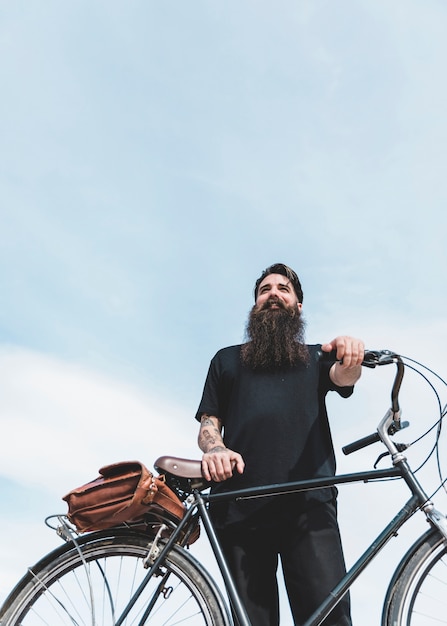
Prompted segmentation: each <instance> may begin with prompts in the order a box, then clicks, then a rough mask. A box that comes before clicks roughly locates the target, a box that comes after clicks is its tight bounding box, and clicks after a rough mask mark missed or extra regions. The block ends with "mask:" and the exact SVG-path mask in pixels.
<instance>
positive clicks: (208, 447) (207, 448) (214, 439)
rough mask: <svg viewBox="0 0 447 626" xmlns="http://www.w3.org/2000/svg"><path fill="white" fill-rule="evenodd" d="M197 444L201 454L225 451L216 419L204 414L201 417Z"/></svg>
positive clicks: (218, 422)
mask: <svg viewBox="0 0 447 626" xmlns="http://www.w3.org/2000/svg"><path fill="white" fill-rule="evenodd" d="M198 443H199V447H200V449H201V450H202V452H211V451H213V452H218V451H219V452H220V451H222V450H225V446H224V445H223V439H222V435H221V432H220V420H219V419H218V418H217V417H213V416H210V415H207V414H206V413H205V414H204V415H202V418H201V424H200V431H199V441H198Z"/></svg>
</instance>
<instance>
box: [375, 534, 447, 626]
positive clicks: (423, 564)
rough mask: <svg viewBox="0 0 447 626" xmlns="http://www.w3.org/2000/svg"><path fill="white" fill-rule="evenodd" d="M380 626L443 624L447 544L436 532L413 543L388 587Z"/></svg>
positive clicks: (446, 613) (446, 601)
mask: <svg viewBox="0 0 447 626" xmlns="http://www.w3.org/2000/svg"><path fill="white" fill-rule="evenodd" d="M388 596H389V597H388V600H387V601H386V602H385V609H384V615H383V621H382V624H383V625H384V626H431V624H433V626H435V625H437V626H439V625H440V624H447V545H446V541H445V539H444V538H443V537H442V536H441V534H440V533H439V532H438V531H429V532H428V533H426V534H425V535H424V536H423V537H422V539H421V540H420V541H419V542H418V543H416V545H415V546H414V548H413V549H412V550H410V552H409V553H408V554H407V556H406V557H405V558H404V560H403V562H402V564H401V566H400V567H399V568H398V570H397V572H396V575H395V577H394V581H393V583H392V585H391V587H390V591H389V594H388Z"/></svg>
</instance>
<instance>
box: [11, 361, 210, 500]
mask: <svg viewBox="0 0 447 626" xmlns="http://www.w3.org/2000/svg"><path fill="white" fill-rule="evenodd" d="M0 397H1V398H2V401H1V404H0V412H1V413H0V419H1V423H2V428H3V431H4V432H7V433H8V445H7V446H5V448H4V450H3V452H2V455H1V459H0V472H1V474H2V475H3V476H6V477H8V478H11V479H14V480H16V481H20V482H22V483H23V484H34V485H36V486H40V487H41V488H42V487H44V486H45V488H46V489H48V490H49V491H50V492H53V493H56V492H57V493H59V494H61V493H62V492H63V491H64V490H68V489H69V488H71V487H74V486H76V484H77V483H78V482H79V481H81V482H82V481H83V479H84V478H85V480H89V479H90V478H92V479H93V478H94V477H95V476H96V472H97V469H99V467H100V466H101V465H103V464H106V463H111V462H115V461H120V460H126V459H138V460H141V461H142V462H144V463H145V464H146V465H148V467H152V463H153V462H154V460H155V459H156V458H157V457H158V456H160V455H161V454H176V455H179V456H187V455H189V456H191V455H195V456H197V455H198V449H197V446H196V439H195V437H196V434H195V432H194V423H193V419H192V416H190V415H182V412H181V411H180V410H179V408H178V407H177V406H175V405H173V404H170V403H169V401H165V400H162V399H160V398H156V397H153V396H152V397H151V396H148V395H146V394H145V393H143V392H142V391H141V390H139V389H138V388H136V387H133V386H131V385H128V384H127V385H126V384H124V383H121V382H119V381H117V380H114V379H111V378H107V377H106V376H103V375H100V374H99V373H98V372H95V371H89V370H88V369H86V368H83V367H80V366H76V365H72V364H69V363H66V362H64V361H63V360H62V359H58V358H55V357H51V356H46V355H42V354H39V353H36V352H32V351H29V350H23V349H2V350H1V351H0Z"/></svg>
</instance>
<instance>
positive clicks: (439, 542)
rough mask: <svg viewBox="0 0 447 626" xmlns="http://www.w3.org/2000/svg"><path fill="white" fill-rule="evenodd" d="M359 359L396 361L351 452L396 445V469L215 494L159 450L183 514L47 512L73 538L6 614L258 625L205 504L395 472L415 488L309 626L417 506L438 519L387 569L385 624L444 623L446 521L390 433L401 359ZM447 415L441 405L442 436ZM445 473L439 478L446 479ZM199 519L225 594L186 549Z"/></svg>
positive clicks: (80, 620)
mask: <svg viewBox="0 0 447 626" xmlns="http://www.w3.org/2000/svg"><path fill="white" fill-rule="evenodd" d="M409 361H411V359H409ZM363 364H364V365H365V366H367V367H371V368H374V367H376V366H379V365H387V364H395V365H396V373H395V377H394V381H393V385H392V392H391V408H390V409H388V411H387V412H386V414H385V416H384V417H383V419H382V420H381V422H380V423H379V425H378V427H377V430H376V432H375V433H373V434H372V435H368V436H367V437H363V438H362V439H359V440H357V441H355V442H353V443H352V444H349V445H347V446H345V447H344V448H343V451H344V453H345V454H350V453H352V452H354V451H356V450H360V449H361V448H364V447H366V446H369V445H370V444H372V443H374V442H381V443H382V444H383V445H384V446H385V448H386V452H385V453H384V455H390V458H391V460H392V466H391V467H389V468H387V469H376V468H375V469H373V470H368V471H364V472H355V473H349V474H342V475H336V476H331V477H328V478H318V479H311V480H303V481H297V482H293V483H285V484H277V485H267V486H262V487H255V488H251V489H243V490H239V491H232V492H228V493H219V494H217V493H210V492H209V487H210V484H209V483H207V482H206V481H205V480H204V479H203V478H202V474H201V464H200V461H194V460H188V459H179V458H175V457H168V456H163V457H160V458H159V459H157V461H156V462H155V467H156V469H157V470H158V471H159V472H161V473H163V474H164V475H165V476H166V481H167V483H168V484H169V486H170V487H171V488H172V489H173V490H174V491H175V492H176V493H177V494H178V495H179V497H180V498H181V500H182V501H184V502H185V506H186V513H185V516H184V518H183V519H182V520H181V521H180V522H179V521H178V519H173V518H172V517H171V516H170V515H169V513H167V512H166V511H163V510H151V511H149V512H148V514H147V516H146V518H145V520H144V524H143V523H136V524H124V525H122V526H120V527H114V528H111V529H109V530H106V531H99V532H93V533H87V534H84V535H79V534H78V533H76V531H75V529H74V528H73V527H72V526H71V525H70V524H69V522H68V520H67V519H66V517H65V516H64V515H56V516H50V517H49V518H47V519H46V520H45V521H46V523H47V525H48V526H50V527H51V528H53V529H54V530H56V532H57V533H58V534H59V535H60V536H61V537H62V538H63V539H64V540H65V544H63V545H61V546H60V547H59V548H57V549H55V550H54V551H52V552H51V553H49V554H48V555H47V556H45V557H44V558H43V559H41V560H40V561H39V562H38V563H37V564H36V565H35V566H34V567H32V568H30V569H29V571H28V572H27V573H26V574H25V575H24V577H23V578H22V579H21V580H20V581H19V582H18V584H17V585H16V587H15V588H14V589H13V590H12V592H11V593H10V595H9V596H8V598H7V599H6V601H5V602H4V604H3V606H2V608H1V609H0V624H1V625H2V626H17V625H18V624H20V625H23V626H34V625H35V624H41V623H44V624H45V623H47V624H50V623H51V625H52V626H55V625H56V624H60V625H61V626H63V625H64V624H65V623H67V624H71V626H73V625H76V626H77V625H81V624H90V625H91V626H96V625H98V626H99V625H100V624H108V625H110V624H113V625H114V626H122V625H123V624H135V623H137V624H139V625H140V626H142V625H143V624H148V625H153V626H161V625H165V626H173V625H174V624H179V623H182V624H193V625H194V626H198V625H199V624H203V625H204V626H231V625H232V624H233V623H234V622H233V614H234V616H235V620H237V623H238V624H239V626H256V625H250V622H249V619H248V617H247V615H246V613H245V610H244V607H243V606H242V603H241V601H240V599H239V597H238V594H237V590H236V588H235V585H234V582H233V579H232V577H231V574H230V572H229V569H228V567H227V565H226V562H225V559H224V556H223V553H222V549H221V547H220V544H219V541H218V539H217V536H216V532H215V529H214V527H213V523H212V520H211V518H210V515H209V512H208V506H209V504H210V503H212V502H217V501H223V500H230V499H233V498H236V499H244V498H252V497H264V496H272V495H278V496H280V495H281V494H285V493H290V492H295V491H303V490H308V489H314V488H320V487H328V486H335V485H340V484H348V483H355V482H370V481H381V480H388V479H400V480H404V482H405V483H406V485H407V487H408V488H409V490H410V492H411V497H410V499H409V500H408V501H407V502H406V503H405V504H404V506H403V507H402V508H401V509H400V510H399V511H398V512H397V514H396V515H395V516H394V517H393V519H392V520H391V521H390V522H389V524H388V525H387V526H386V527H385V528H384V530H383V531H382V532H381V533H380V534H379V535H378V537H377V538H376V540H375V541H373V542H372V544H371V545H370V546H369V547H368V548H367V549H366V550H365V552H364V553H363V554H362V555H361V556H360V557H359V559H358V560H357V561H356V562H355V563H354V565H353V566H352V567H351V568H350V569H349V571H348V572H347V573H346V575H345V576H344V577H343V579H342V580H340V582H339V584H338V585H337V586H336V587H335V588H334V589H333V590H332V593H331V594H330V595H329V597H328V598H327V599H326V600H325V601H324V602H323V603H322V604H321V606H320V607H318V609H317V610H316V611H315V612H314V614H313V615H312V616H310V617H309V618H308V620H307V621H306V623H305V626H318V625H319V624H321V623H322V621H323V620H324V619H325V617H326V616H327V615H328V614H329V613H330V611H331V610H332V609H333V608H334V606H335V605H336V604H337V603H338V602H339V601H340V599H341V598H342V597H343V595H344V594H345V593H346V592H347V591H348V590H349V588H350V587H351V585H352V584H353V582H354V581H355V580H356V579H357V578H358V577H359V576H360V574H361V573H362V572H363V571H364V570H365V569H366V568H367V567H368V565H369V564H370V563H371V562H372V561H373V560H374V558H375V557H376V556H377V555H378V554H379V553H380V552H381V550H382V549H383V548H384V546H385V545H386V544H387V542H388V540H389V539H391V538H392V537H393V536H394V535H395V534H397V531H398V530H399V529H400V528H401V527H402V526H403V525H404V524H405V523H406V522H407V521H408V520H409V519H410V518H411V517H412V516H413V514H414V513H416V512H417V511H422V512H423V513H424V514H425V516H426V519H427V520H428V521H429V523H430V529H429V530H428V531H427V532H425V533H423V534H422V535H421V536H420V537H419V538H418V539H417V540H416V541H415V542H414V543H413V545H412V546H411V547H410V548H409V549H408V551H407V553H406V554H405V556H404V557H403V558H402V560H401V561H400V563H399V565H398V566H397V568H396V570H395V572H394V574H393V576H392V578H391V581H390V584H389V587H388V591H387V593H386V596H385V600H384V604H383V611H382V626H422V625H423V626H428V625H429V624H431V623H433V624H434V623H447V611H446V608H445V605H443V603H442V600H443V593H444V589H447V587H445V584H446V583H447V519H446V517H445V516H444V515H442V514H441V513H440V512H439V511H437V510H436V509H435V507H434V505H433V503H432V501H431V498H429V497H428V496H427V494H426V493H425V491H424V489H423V487H422V486H421V485H420V483H419V481H418V479H417V478H416V476H415V471H413V470H412V469H411V468H410V465H409V463H408V461H407V459H406V457H405V455H404V451H405V448H406V447H407V446H405V445H404V444H399V443H394V442H393V440H392V438H391V437H392V436H393V435H394V434H396V433H397V432H399V431H400V430H401V429H402V428H404V427H406V426H407V425H408V424H407V423H405V422H402V421H401V412H400V407H399V390H400V387H401V383H402V379H403V375H404V368H405V364H404V357H401V356H399V355H398V354H395V353H393V352H390V351H388V350H382V351H369V352H367V353H366V355H365V360H364V363H363ZM407 365H408V363H407ZM441 380H442V379H441ZM442 382H444V381H442ZM444 413H445V410H443V409H442V407H440V419H439V421H438V422H437V441H438V439H439V434H440V430H441V425H442V419H443V417H444ZM384 455H381V456H384ZM379 458H380V457H379ZM416 471H417V470H416ZM444 483H445V481H444V480H443V479H442V476H441V486H443V485H444ZM55 519H57V525H56V526H54V525H53V524H54V521H53V520H55ZM199 523H200V524H201V526H203V528H204V529H205V532H206V535H207V537H208V540H209V543H210V545H211V548H212V551H213V553H214V556H215V558H216V561H217V564H218V567H219V570H220V573H221V575H222V580H223V583H224V588H225V591H226V592H227V597H228V598H229V602H228V600H227V599H225V598H224V596H223V594H222V591H221V590H220V589H219V587H218V585H217V584H216V582H215V581H214V580H213V578H212V577H211V575H210V574H209V573H208V572H207V570H206V569H205V567H204V566H203V565H202V564H201V563H199V562H198V560H197V559H196V558H195V557H193V556H192V555H191V553H190V552H189V551H188V550H187V547H188V543H189V542H190V540H191V536H192V535H194V533H195V534H197V529H198V524H199ZM230 606H231V609H232V610H231V609H230Z"/></svg>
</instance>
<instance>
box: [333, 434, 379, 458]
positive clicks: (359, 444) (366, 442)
mask: <svg viewBox="0 0 447 626" xmlns="http://www.w3.org/2000/svg"><path fill="white" fill-rule="evenodd" d="M377 441H380V437H379V433H373V434H372V435H367V436H366V437H362V438H361V439H358V440H357V441H353V442H352V443H348V445H347V446H343V448H342V450H343V454H346V455H348V454H352V453H353V452H357V450H361V449H362V448H366V447H367V446H370V445H371V444H372V443H376V442H377Z"/></svg>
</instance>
